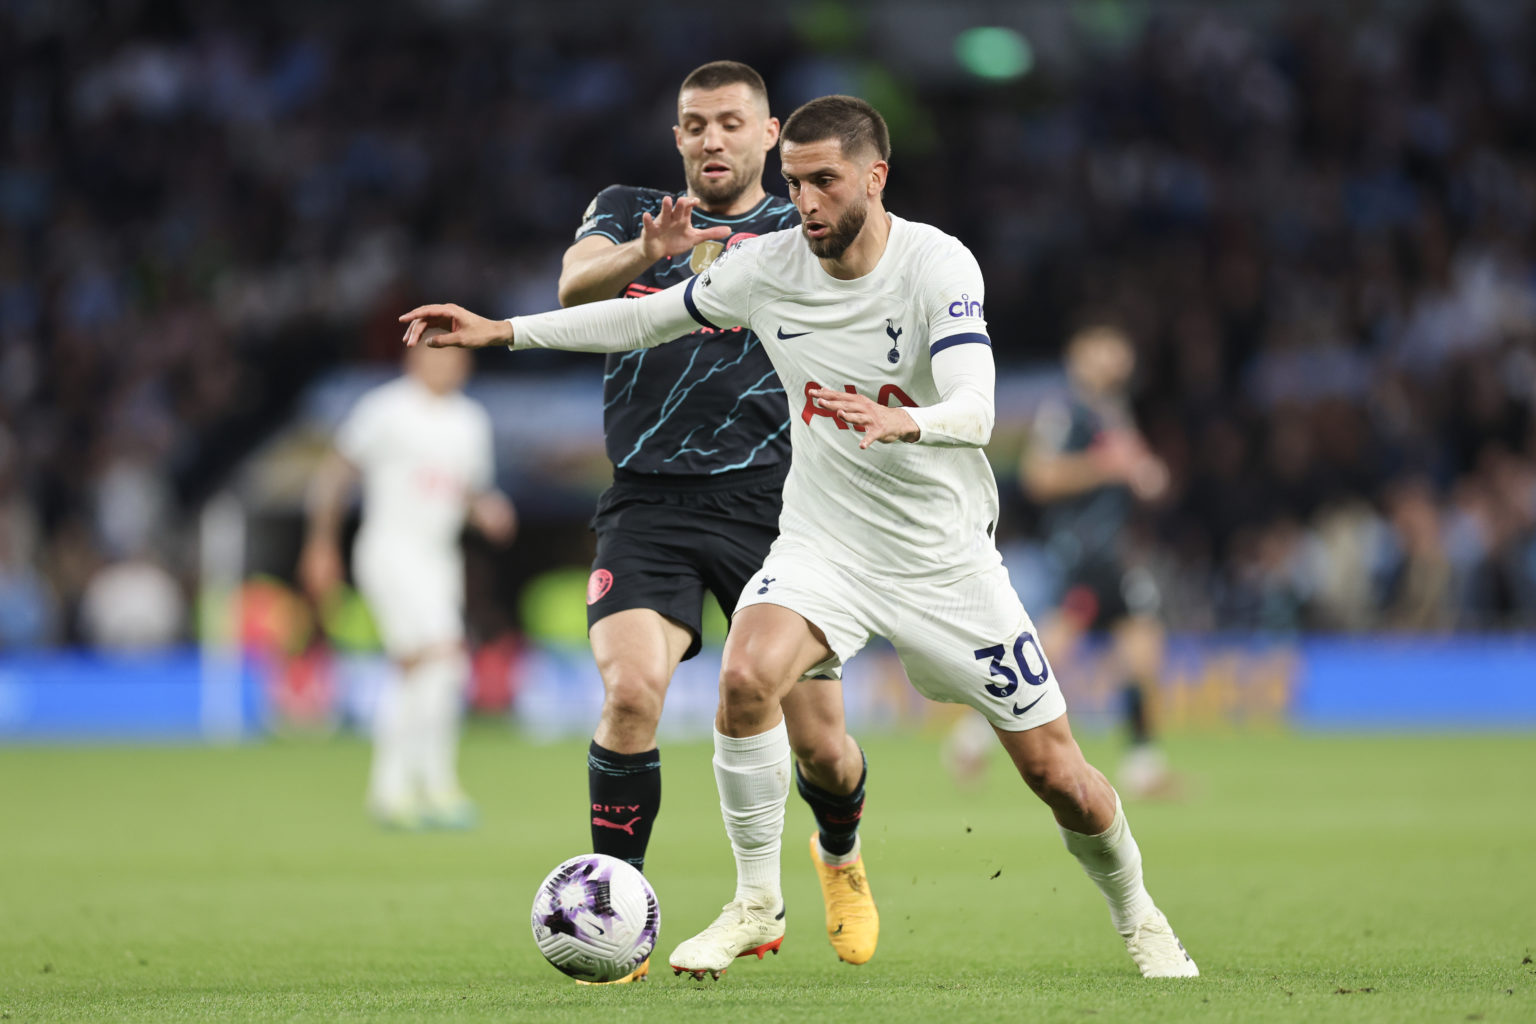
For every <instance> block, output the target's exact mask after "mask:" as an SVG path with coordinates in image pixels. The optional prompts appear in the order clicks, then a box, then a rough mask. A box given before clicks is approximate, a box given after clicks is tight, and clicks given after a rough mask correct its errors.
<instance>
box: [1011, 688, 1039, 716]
mask: <svg viewBox="0 0 1536 1024" xmlns="http://www.w3.org/2000/svg"><path fill="white" fill-rule="evenodd" d="M1043 700H1045V694H1043V693H1042V694H1041V695H1040V696H1038V697H1036V698H1035V699H1034V700H1032V701H1030V702H1029V703H1028V704H1025V705H1024V706H1023V707H1019V706H1018V705H1017V704H1015V705H1014V706H1013V713H1014V714H1015V715H1022V714H1023V713H1024V712H1026V711H1028V710H1029V709H1030V708H1032V707H1034V706H1035V705H1036V704H1039V703H1040V702H1041V701H1043Z"/></svg>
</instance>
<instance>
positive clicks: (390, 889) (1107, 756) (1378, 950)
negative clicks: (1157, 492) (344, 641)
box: [0, 726, 1536, 1024]
mask: <svg viewBox="0 0 1536 1024" xmlns="http://www.w3.org/2000/svg"><path fill="white" fill-rule="evenodd" d="M866 746H867V749H868V752H869V760H870V785H869V792H870V800H869V804H868V807H867V813H866V816H865V827H864V837H865V855H866V862H867V864H868V867H869V871H870V879H871V883H872V886H873V889H874V892H875V895H876V897H877V898H878V900H879V904H880V909H881V917H882V934H881V940H880V949H879V953H878V954H877V955H876V957H875V959H874V960H873V961H872V962H871V963H870V964H868V965H866V966H863V967H857V968H855V967H850V966H848V965H845V964H841V963H839V962H838V961H837V960H836V958H835V956H834V955H833V954H832V952H831V949H830V948H829V947H828V945H827V943H826V939H825V937H824V934H823V925H822V921H821V903H820V896H819V893H818V891H817V889H816V882H815V878H814V876H813V874H812V871H811V869H810V865H809V864H808V863H807V854H806V852H805V846H806V842H807V837H808V836H809V835H810V832H811V823H810V816H809V813H808V812H807V811H806V809H805V808H804V806H803V805H802V804H801V803H800V802H799V801H798V798H795V797H791V801H790V817H789V825H788V828H787V831H786V837H785V847H786V850H785V892H786V898H787V901H788V909H789V919H788V920H789V932H788V935H787V937H786V940H785V943H784V950H783V953H782V954H781V955H779V956H778V957H769V958H768V959H766V960H764V961H763V962H761V963H759V962H757V961H755V960H751V961H747V960H743V961H739V962H738V963H737V964H736V965H735V966H734V967H733V968H732V969H731V971H730V973H729V974H727V975H726V976H725V978H724V979H722V980H721V981H719V982H713V981H709V980H707V979H706V980H705V981H704V982H702V983H698V982H694V981H692V980H689V979H687V978H675V977H673V976H672V974H671V972H670V971H668V970H666V968H665V966H664V959H665V955H666V953H667V952H668V951H670V950H671V948H672V947H673V945H675V944H676V943H677V942H678V941H680V940H681V939H683V938H685V937H687V936H688V935H690V934H692V932H693V931H695V930H696V929H697V928H699V927H701V926H703V925H704V924H705V923H707V922H708V921H709V919H710V918H711V917H712V916H713V914H714V912H715V911H716V910H717V909H718V907H719V905H720V904H721V903H723V902H724V901H725V900H726V899H727V898H728V897H729V895H730V888H731V879H732V877H733V874H732V865H731V859H730V854H729V848H728V846H727V844H726V841H725V837H724V833H723V830H722V828H721V825H720V817H719V808H718V805H717V803H716V799H715V795H714V782H713V777H712V775H711V773H710V769H709V757H708V749H707V746H706V745H705V744H701V743H691V744H674V745H672V746H670V747H668V748H666V749H665V750H664V758H665V773H666V774H665V779H666V782H665V805H664V809H663V813H662V817H661V820H660V824H659V827H658V829H657V833H656V837H655V839H654V841H653V845H652V849H651V865H650V874H651V877H652V879H653V881H654V883H655V885H656V888H657V891H658V893H659V895H660V900H661V908H662V938H661V945H660V947H659V953H660V956H659V957H658V960H657V967H658V969H657V970H656V971H654V972H653V974H652V980H651V981H650V982H648V983H647V984H644V985H629V986H617V987H608V988H583V987H578V986H577V985H575V984H574V983H572V982H570V981H568V980H567V979H565V978H564V977H563V976H561V975H559V974H558V973H556V972H555V971H554V970H553V969H552V968H550V967H549V966H548V965H546V964H545V963H544V962H543V960H542V959H541V958H540V957H539V955H538V952H537V950H536V949H535V948H534V945H533V941H532V939H531V937H530V934H529V927H528V908H529V904H530V902H531V900H532V896H533V890H534V887H535V886H536V884H537V883H538V881H539V880H540V879H541V878H542V877H543V876H544V874H545V872H547V871H548V870H549V869H550V868H551V867H553V866H554V865H555V864H556V863H557V862H558V861H560V860H562V859H563V858H565V857H567V856H570V855H572V854H575V853H580V852H583V851H585V850H586V849H587V848H588V847H587V843H588V839H587V825H586V819H585V816H584V814H583V804H584V798H585V786H586V781H585V780H586V774H585V744H584V743H575V742H565V743H560V744H555V745H547V746H540V745H536V744H533V743H531V742H529V741H526V740H524V739H521V738H518V737H517V736H516V735H514V734H513V733H511V732H509V731H507V730H505V729H502V728H499V727H494V728H493V727H485V726H481V727H478V728H476V729H474V730H473V731H472V732H471V735H470V736H469V737H468V740H467V743H466V748H465V758H464V761H465V776H466V779H467V783H468V785H469V786H470V787H471V788H472V790H473V791H474V793H475V794H476V795H477V797H478V798H479V800H480V802H481V806H482V809H483V812H484V818H485V822H484V824H483V825H482V826H481V827H480V828H479V829H478V830H476V831H473V832H469V833H463V834H417V835H406V834H386V833H381V832H379V831H377V830H375V829H374V828H373V827H371V826H370V825H369V824H368V822H367V821H366V820H365V819H364V818H363V815H362V812H361V807H360V789H361V781H362V776H363V772H364V768H365V762H366V749H365V747H364V746H363V745H362V744H361V743H359V742H357V741H354V740H336V741H329V742H315V743H296V742H272V743H261V744H253V745H249V746H243V747H238V748H232V749H205V748H197V747H185V748H133V747H113V748H84V749H82V748H64V747H59V748H35V747H34V748H27V747H23V748H5V749H0V1020H12V1021H43V1020H47V1021H55V1020H146V1021H150V1020H152V1021H173V1020H276V1019H283V1020H370V1019H399V1020H408V1019H438V1018H451V1019H457V1020H501V1021H519V1020H528V1021H540V1022H558V1021H586V1022H607V1021H610V1020H619V1021H651V1020H654V1021H665V1022H668V1024H674V1022H682V1021H746V1022H752V1024H760V1022H773V1021H789V1022H795V1024H812V1022H818V1021H869V1020H878V1021H881V1022H882V1024H892V1022H898V1021H932V1020H940V1019H947V1020H950V1021H955V1022H959V1021H980V1020H999V1021H1001V1020H1008V1021H1019V1020H1070V1021H1082V1020H1100V1021H1111V1020H1113V1021H1120V1020H1136V1021H1165V1020H1166V1021H1184V1020H1232V1021H1260V1020H1276V1021H1295V1020H1347V1021H1362V1020H1393V1021H1436V1020H1439V1021H1463V1020H1489V1021H1498V1020H1507V1021H1517V1020H1522V1021H1530V1020H1536V964H1533V963H1532V962H1531V956H1532V955H1533V954H1536V798H1533V795H1532V785H1533V782H1536V739H1533V738H1532V737H1531V736H1529V735H1503V736H1467V737H1427V736H1419V737H1389V736H1381V737H1358V736H1349V737H1345V736H1295V735H1286V734H1278V733H1260V734H1234V735H1227V736H1200V737H1185V738H1179V739H1176V740H1175V741H1173V742H1172V743H1171V744H1170V751H1171V754H1172V756H1173V758H1174V760H1175V762H1176V763H1177V765H1178V767H1179V768H1181V769H1182V770H1183V771H1185V772H1186V773H1187V774H1188V775H1189V777H1190V782H1191V790H1190V793H1189V795H1188V797H1187V798H1186V799H1185V800H1183V801H1182V802H1178V803H1140V804H1132V805H1130V806H1129V807H1128V811H1129V814H1130V818H1131V824H1132V827H1133V828H1134V829H1135V832H1136V836H1137V838H1138V839H1139V841H1140V843H1141V847H1142V850H1143V853H1144V856H1145V861H1146V868H1147V880H1148V884H1149V887H1150V888H1151V891H1152V893H1153V895H1154V896H1155V897H1156V898H1157V900H1158V902H1159V903H1160V904H1161V905H1162V907H1163V908H1164V909H1165V910H1166V911H1167V912H1168V915H1169V917H1170V918H1171V919H1172V921H1173V922H1174V925H1175V927H1176V928H1177V929H1178V931H1179V933H1180V936H1181V937H1182V938H1183V939H1184V941H1185V944H1186V945H1187V946H1188V947H1189V949H1190V950H1191V952H1192V953H1193V954H1194V956H1195V958H1196V959H1197V961H1198V962H1199V964H1200V968H1201V971H1202V972H1203V976H1202V977H1201V978H1199V979H1197V980H1194V981H1183V982H1181V981H1164V982H1147V981H1143V980H1142V979H1141V978H1140V977H1138V976H1137V975H1136V973H1135V969H1134V967H1133V966H1132V964H1131V961H1130V959H1129V957H1127V956H1126V954H1125V952H1124V950H1123V948H1122V946H1121V944H1120V941H1119V939H1118V938H1117V937H1116V936H1115V935H1114V934H1113V932H1112V931H1111V929H1110V926H1109V919H1108V915H1107V913H1106V911H1105V908H1104V906H1103V904H1102V902H1101V901H1100V899H1099V896H1098V894H1097V893H1096V892H1095V891H1094V890H1093V889H1092V887H1091V886H1090V884H1089V883H1088V881H1087V880H1086V879H1085V878H1084V877H1083V876H1082V875H1081V873H1080V872H1079V870H1078V867H1077V865H1076V864H1075V863H1074V862H1073V861H1072V860H1071V859H1070V858H1069V857H1068V856H1067V854H1066V853H1065V851H1064V850H1063V848H1062V846H1061V842H1060V839H1059V838H1058V837H1057V835H1056V831H1055V829H1054V828H1053V827H1052V824H1051V821H1050V818H1049V816H1048V815H1047V813H1046V812H1045V810H1044V809H1043V808H1042V807H1041V806H1040V805H1039V804H1038V803H1037V802H1036V801H1035V800H1034V799H1033V798H1032V797H1031V796H1030V795H1029V794H1028V793H1027V792H1026V790H1025V789H1024V787H1023V785H1022V783H1020V782H1019V781H1018V780H1017V779H1016V778H1015V777H1011V776H1009V775H1008V774H1007V773H1005V772H1004V771H1003V770H1002V768H1003V765H1002V763H1001V761H1000V759H999V760H995V761H994V762H993V766H992V773H991V775H990V776H988V778H987V779H986V780H985V782H984V783H983V784H982V785H981V786H980V787H979V788H976V789H974V790H970V791H963V792H962V791H958V790H956V789H955V788H954V786H953V785H952V784H951V783H950V782H949V780H948V779H947V777H946V776H945V775H944V773H943V772H942V771H941V770H940V768H939V760H938V754H937V741H936V740H935V739H934V738H933V737H929V736H917V737H913V736H871V737H867V738H866ZM1088 752H1089V755H1090V757H1092V758H1095V759H1097V760H1099V761H1101V762H1103V763H1108V762H1109V761H1111V760H1112V758H1113V753H1114V748H1113V747H1112V746H1111V745H1109V744H1107V743H1105V742H1095V743H1090V744H1088Z"/></svg>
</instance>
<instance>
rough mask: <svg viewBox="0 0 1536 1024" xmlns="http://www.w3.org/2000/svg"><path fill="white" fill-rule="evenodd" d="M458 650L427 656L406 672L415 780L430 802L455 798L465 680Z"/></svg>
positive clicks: (457, 795) (463, 662) (458, 794)
mask: <svg viewBox="0 0 1536 1024" xmlns="http://www.w3.org/2000/svg"><path fill="white" fill-rule="evenodd" d="M468 667H469V666H468V662H467V661H466V659H465V658H464V656H463V655H462V654H460V653H457V652H455V653H452V654H442V655H437V656H434V657H430V658H427V659H425V660H424V661H422V662H421V664H419V665H417V666H416V667H415V668H414V669H413V670H412V671H411V673H410V678H409V680H408V683H407V685H409V686H410V687H411V688H412V690H413V693H412V698H413V699H412V702H411V707H412V710H413V712H414V721H413V722H412V725H411V728H412V732H413V733H414V741H415V743H414V746H415V769H416V779H417V782H418V783H419V785H420V787H421V791H422V792H423V793H424V794H426V798H427V799H428V800H429V801H433V802H442V801H451V800H457V799H459V798H460V797H461V796H462V792H461V790H460V789H459V771H458V760H459V718H460V714H461V712H462V706H463V700H464V684H465V682H466V680H467V679H468Z"/></svg>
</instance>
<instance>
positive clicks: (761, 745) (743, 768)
mask: <svg viewBox="0 0 1536 1024" xmlns="http://www.w3.org/2000/svg"><path fill="white" fill-rule="evenodd" d="M714 763H715V784H716V786H718V787H719V789H720V811H721V814H722V816H723V817H724V818H725V834H726V835H728V836H730V838H731V850H732V852H733V853H735V855H736V898H737V899H740V900H745V901H747V902H749V903H756V904H760V905H762V906H765V907H767V908H768V909H769V910H772V911H777V910H778V909H779V905H780V903H781V902H782V900H783V895H782V893H781V891H780V888H779V850H780V846H781V844H782V839H783V836H784V806H785V804H786V803H787V802H788V800H789V773H790V767H789V765H790V753H789V733H788V731H787V730H786V729H785V728H784V722H783V720H780V721H779V724H778V725H776V726H774V727H773V728H772V729H769V730H768V731H767V732H764V733H759V734H758V735H756V736H740V737H736V736H725V735H722V734H721V733H720V731H719V730H718V729H717V730H715V758H714Z"/></svg>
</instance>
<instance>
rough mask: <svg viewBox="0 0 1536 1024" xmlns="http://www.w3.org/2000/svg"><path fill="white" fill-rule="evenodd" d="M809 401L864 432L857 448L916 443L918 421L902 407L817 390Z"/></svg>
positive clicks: (920, 432) (826, 390) (844, 393)
mask: <svg viewBox="0 0 1536 1024" xmlns="http://www.w3.org/2000/svg"><path fill="white" fill-rule="evenodd" d="M811 398H812V399H814V400H815V402H816V404H817V405H819V406H821V407H822V408H823V409H830V410H831V411H832V412H833V413H835V414H836V415H837V417H838V419H840V420H842V421H843V422H844V423H846V424H848V425H849V426H850V427H859V428H863V430H864V439H863V440H861V441H860V442H859V447H860V448H868V447H869V446H870V445H872V444H874V443H876V442H877V441H878V442H881V443H889V442H891V441H916V440H917V439H918V437H920V436H921V434H922V431H920V430H919V429H918V427H917V422H916V421H915V420H913V419H912V417H911V416H910V415H908V414H907V410H906V409H904V408H902V407H901V406H899V405H898V406H895V407H891V406H885V405H881V404H880V403H879V402H876V401H875V400H874V399H872V398H869V397H868V396H866V395H858V394H849V393H848V392H846V391H833V390H832V389H830V388H820V389H818V390H816V391H812V392H811Z"/></svg>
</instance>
